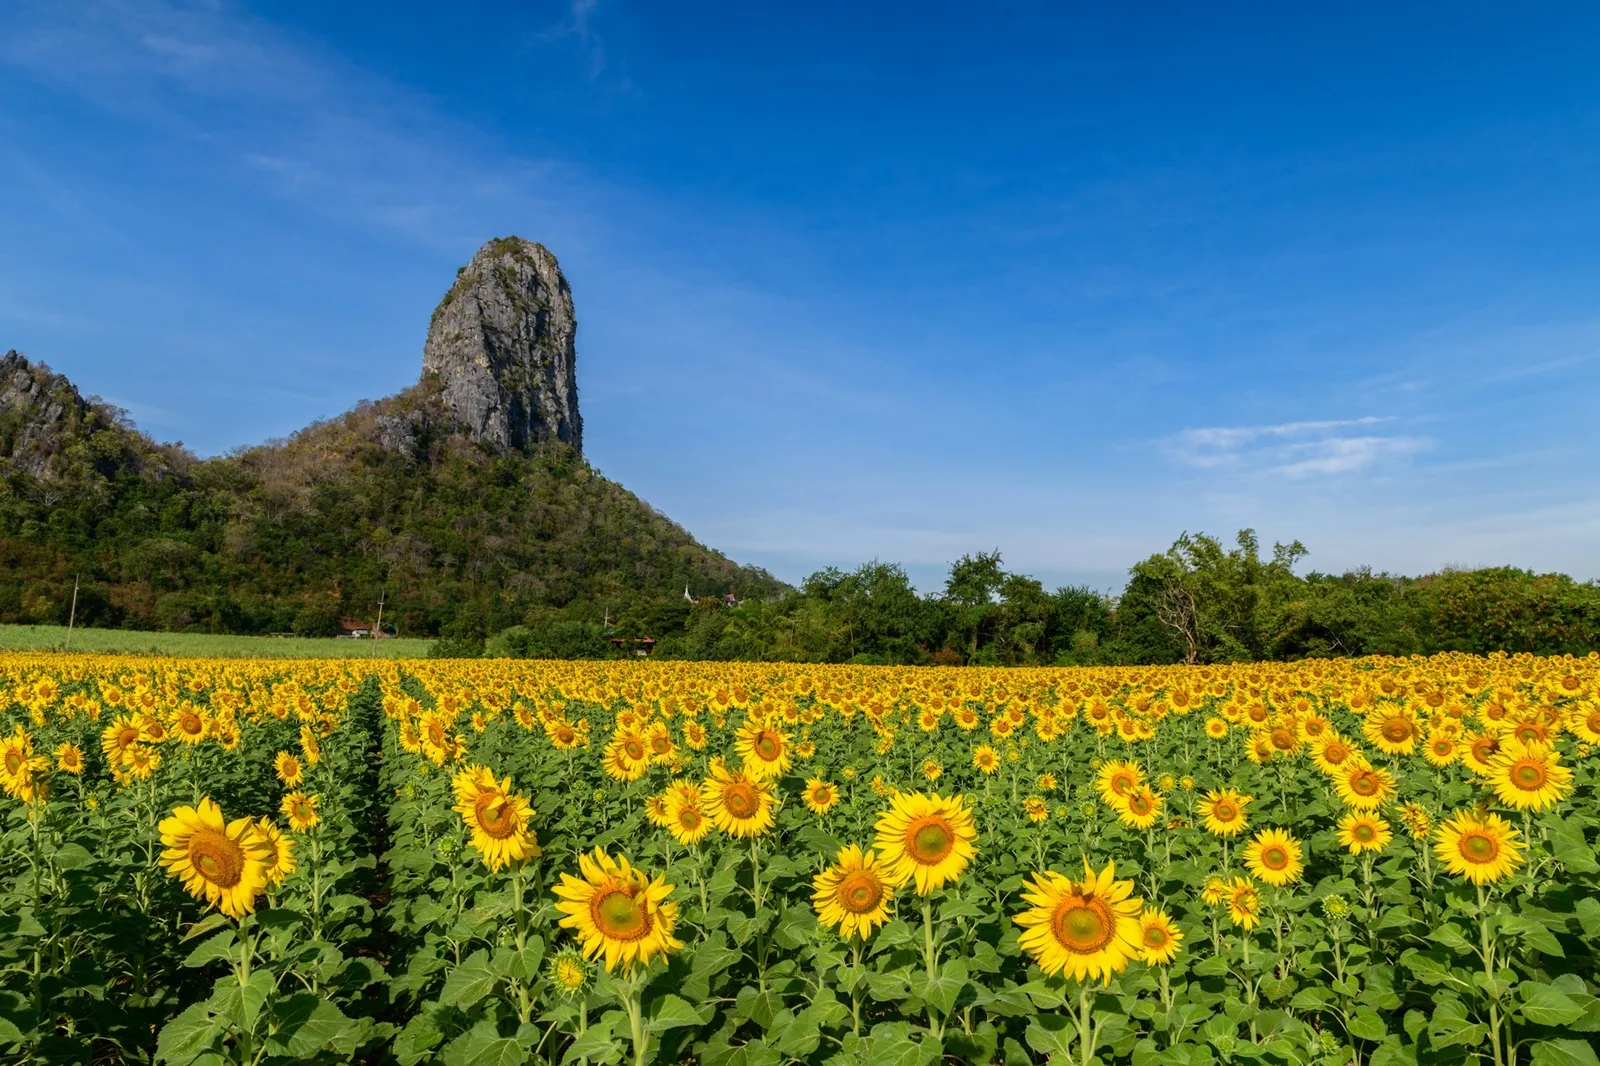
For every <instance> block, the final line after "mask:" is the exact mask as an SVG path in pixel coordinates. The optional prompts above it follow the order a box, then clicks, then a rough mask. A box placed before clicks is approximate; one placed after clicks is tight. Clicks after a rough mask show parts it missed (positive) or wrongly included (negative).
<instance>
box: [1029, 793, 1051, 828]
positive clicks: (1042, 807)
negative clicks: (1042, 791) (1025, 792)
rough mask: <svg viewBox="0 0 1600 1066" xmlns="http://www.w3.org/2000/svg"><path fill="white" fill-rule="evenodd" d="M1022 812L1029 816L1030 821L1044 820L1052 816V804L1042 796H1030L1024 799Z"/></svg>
mask: <svg viewBox="0 0 1600 1066" xmlns="http://www.w3.org/2000/svg"><path fill="white" fill-rule="evenodd" d="M1022 813H1024V814H1026V815H1027V816H1028V821H1030V822H1042V821H1044V820H1045V819H1046V818H1049V817H1050V805H1049V804H1048V803H1046V802H1045V801H1044V798H1043V797H1042V796H1029V797H1028V798H1027V799H1025V800H1023V801H1022Z"/></svg>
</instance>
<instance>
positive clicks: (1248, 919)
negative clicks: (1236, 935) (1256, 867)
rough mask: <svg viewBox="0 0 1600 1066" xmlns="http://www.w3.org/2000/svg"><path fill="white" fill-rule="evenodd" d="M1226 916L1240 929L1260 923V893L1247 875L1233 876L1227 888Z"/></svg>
mask: <svg viewBox="0 0 1600 1066" xmlns="http://www.w3.org/2000/svg"><path fill="white" fill-rule="evenodd" d="M1227 902H1228V917H1229V918H1230V919H1232V921H1233V924H1234V925H1237V926H1238V927H1239V928H1240V929H1244V930H1250V929H1254V928H1255V927H1256V926H1258V925H1260V924H1261V893H1260V891H1259V890H1257V888H1256V886H1255V882H1254V881H1251V880H1250V879H1249V878H1248V877H1235V878H1234V879H1233V880H1232V881H1231V882H1229V884H1228V889H1227Z"/></svg>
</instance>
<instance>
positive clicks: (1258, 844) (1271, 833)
mask: <svg viewBox="0 0 1600 1066" xmlns="http://www.w3.org/2000/svg"><path fill="white" fill-rule="evenodd" d="M1244 862H1245V866H1247V867H1248V868H1249V870H1250V872H1251V873H1252V874H1254V875H1255V877H1256V879H1257V880H1259V881H1262V882H1264V883H1266V884H1269V885H1273V886H1282V885H1288V884H1293V883H1294V882H1295V881H1298V880H1300V875H1301V873H1303V872H1304V871H1305V868H1306V866H1305V863H1304V862H1302V861H1301V849H1300V842H1299V841H1298V840H1296V839H1295V838H1294V837H1292V836H1290V835H1289V834H1288V833H1285V832H1284V831H1283V830H1281V829H1263V830H1262V831H1261V832H1259V833H1257V834H1256V835H1255V839H1254V840H1252V841H1250V843H1249V844H1248V845H1247V846H1246V847H1245V849H1244Z"/></svg>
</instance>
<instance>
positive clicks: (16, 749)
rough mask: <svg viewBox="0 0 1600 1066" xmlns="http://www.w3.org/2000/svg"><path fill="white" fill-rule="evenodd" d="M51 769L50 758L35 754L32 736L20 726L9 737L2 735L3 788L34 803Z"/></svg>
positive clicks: (0, 785)
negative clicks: (45, 774)
mask: <svg viewBox="0 0 1600 1066" xmlns="http://www.w3.org/2000/svg"><path fill="white" fill-rule="evenodd" d="M49 769H50V760H49V759H47V758H45V757H44V756H43V755H38V754H35V752H34V750H33V737H32V736H30V735H29V734H28V733H27V732H25V731H24V730H23V728H22V727H21V726H17V727H16V731H15V732H13V733H12V734H11V735H10V736H8V737H0V788H4V789H5V791H6V792H7V793H8V794H9V795H11V796H14V797H16V798H17V799H20V800H22V801H24V802H27V803H31V802H33V798H34V795H35V791H36V789H37V788H38V785H39V780H40V777H41V775H42V774H44V773H45V772H46V771H47V770H49Z"/></svg>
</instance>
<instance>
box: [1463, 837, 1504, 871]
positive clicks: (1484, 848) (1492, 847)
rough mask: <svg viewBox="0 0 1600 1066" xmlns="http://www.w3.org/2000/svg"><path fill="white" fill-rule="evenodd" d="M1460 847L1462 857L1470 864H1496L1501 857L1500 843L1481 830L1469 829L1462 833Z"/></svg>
mask: <svg viewBox="0 0 1600 1066" xmlns="http://www.w3.org/2000/svg"><path fill="white" fill-rule="evenodd" d="M1458 847H1459V848H1460V851H1461V857H1462V858H1464V859H1466V860H1467V861H1468V862H1477V863H1485V862H1494V860H1495V859H1496V858H1498V857H1499V855H1500V842H1499V841H1498V840H1496V839H1495V838H1494V837H1493V836H1491V835H1490V834H1488V833H1485V832H1484V831H1483V830H1481V829H1469V830H1468V831H1467V832H1465V833H1462V834H1461V842H1460V844H1459V845H1458Z"/></svg>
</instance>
